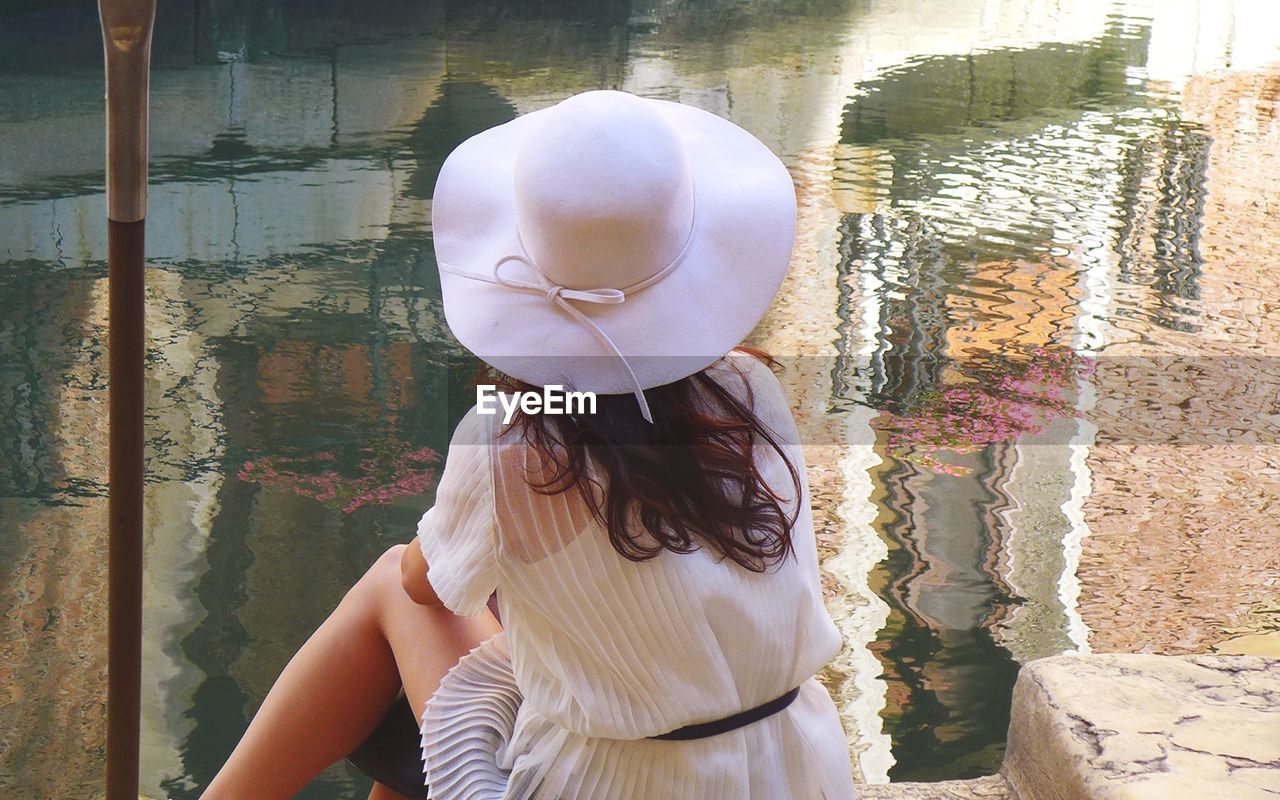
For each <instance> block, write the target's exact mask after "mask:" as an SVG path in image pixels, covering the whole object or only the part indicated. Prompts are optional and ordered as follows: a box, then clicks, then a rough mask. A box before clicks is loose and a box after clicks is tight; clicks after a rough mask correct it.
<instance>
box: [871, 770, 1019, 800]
mask: <svg viewBox="0 0 1280 800" xmlns="http://www.w3.org/2000/svg"><path fill="white" fill-rule="evenodd" d="M858 800H1017V798H1016V797H1015V795H1014V794H1013V792H1012V790H1011V789H1010V788H1009V784H1008V783H1007V782H1006V781H1005V779H1004V777H1003V776H1000V775H992V776H990V777H987V778H977V779H975V780H971V781H939V782H937V783H888V784H882V785H879V786H859V787H858Z"/></svg>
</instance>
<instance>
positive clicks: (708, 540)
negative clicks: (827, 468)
mask: <svg viewBox="0 0 1280 800" xmlns="http://www.w3.org/2000/svg"><path fill="white" fill-rule="evenodd" d="M739 349H740V350H741V349H744V348H739ZM746 352H748V353H749V354H750V355H752V356H754V357H756V358H759V359H760V360H761V361H763V362H764V363H766V364H767V365H768V366H769V367H770V368H771V369H776V368H777V366H778V365H777V362H776V361H774V360H773V359H772V358H771V357H770V356H768V355H767V354H765V353H763V352H760V351H757V350H747V351H746ZM484 380H485V381H486V382H491V383H495V384H497V385H498V387H499V388H500V389H501V390H502V391H507V392H514V391H536V387H534V386H531V385H529V384H525V383H523V382H520V381H516V380H513V379H511V378H509V377H507V376H504V375H501V374H498V373H489V374H488V375H487V376H486V377H485V378H484ZM645 398H646V399H647V400H648V403H649V408H650V411H651V414H652V416H653V423H652V424H650V423H648V422H646V421H645V420H644V419H643V418H642V417H641V416H640V409H639V405H638V404H637V403H636V400H635V397H634V396H632V395H630V394H626V395H603V394H602V395H597V396H596V400H597V404H596V413H595V414H578V415H573V416H571V415H568V414H559V415H553V414H525V413H523V412H520V411H517V412H516V415H515V416H514V417H513V419H512V422H511V425H510V427H508V428H507V430H506V431H505V432H504V434H503V435H504V436H509V435H518V436H523V437H524V439H525V442H526V443H528V444H530V445H532V446H533V447H534V448H535V449H536V451H537V452H538V453H539V454H540V456H541V458H542V459H543V462H544V466H545V467H548V469H546V470H545V471H544V472H543V473H542V474H543V475H545V476H547V477H546V478H545V480H543V479H541V478H539V479H536V480H535V479H533V478H531V477H527V478H526V479H527V480H529V483H530V486H531V487H532V488H533V489H534V490H535V491H537V492H540V493H543V494H558V493H560V492H567V491H571V490H578V491H580V492H581V494H582V497H583V498H584V500H585V501H586V503H587V506H588V507H589V508H590V510H591V513H592V514H593V515H594V516H595V517H596V519H598V520H599V521H600V522H601V523H602V524H603V525H604V526H605V527H606V528H607V530H608V532H609V542H610V543H611V544H612V545H613V547H614V549H615V550H617V551H618V552H619V553H620V554H622V555H623V556H624V557H626V558H628V559H630V560H632V561H644V560H647V559H650V558H653V557H654V556H656V555H658V554H659V553H660V552H662V551H663V550H671V551H673V552H676V553H691V552H693V551H695V550H697V549H698V548H699V547H701V546H707V547H711V548H712V549H713V550H715V551H716V552H717V553H719V554H720V555H722V556H723V557H725V558H729V559H732V560H733V561H735V562H737V563H738V564H740V565H741V566H743V567H745V568H746V569H748V570H751V571H753V572H764V571H765V570H766V569H767V568H768V567H769V566H771V565H773V564H776V563H779V562H781V561H782V560H783V559H784V558H785V557H786V556H787V555H788V554H790V553H792V552H793V550H792V544H791V531H792V528H793V527H794V525H795V522H796V519H797V517H798V515H799V500H800V496H801V495H800V489H801V483H800V475H799V473H798V472H797V470H796V466H795V465H794V464H793V463H792V462H791V460H790V459H789V458H787V455H786V452H785V451H784V450H783V449H782V447H781V445H780V443H779V441H778V439H777V438H776V435H775V434H774V432H772V431H770V430H769V429H768V427H767V426H766V425H765V424H764V423H763V422H762V421H761V420H760V418H759V417H758V416H757V415H756V414H755V412H754V411H753V409H752V401H753V398H752V396H751V393H750V387H749V386H748V394H747V398H746V402H745V403H744V402H741V401H739V399H738V398H737V397H736V396H735V395H734V394H733V393H732V392H731V391H729V390H728V389H727V388H725V387H724V386H723V385H721V384H720V383H719V382H717V381H716V379H714V378H713V377H711V376H710V375H709V374H707V370H703V371H702V372H699V373H696V374H694V375H691V376H689V377H687V378H682V379H680V380H678V381H675V382H674V383H669V384H666V385H664V386H658V387H655V388H652V389H646V390H645ZM761 444H765V445H767V446H769V447H771V448H773V449H774V450H775V451H776V452H777V453H778V455H779V456H780V457H781V458H782V460H783V463H785V464H786V466H787V470H788V472H789V474H790V477H791V483H792V488H793V490H794V494H793V495H792V497H793V498H795V503H796V507H795V508H794V509H793V510H792V512H791V513H790V514H788V513H787V512H786V510H785V509H784V508H783V504H784V502H785V497H784V495H781V494H779V493H778V492H777V491H776V490H775V489H774V488H773V487H770V486H769V485H768V484H767V482H766V481H765V480H764V478H763V477H762V476H761V474H760V471H759V468H758V467H757V464H756V448H757V447H758V446H760V445H761ZM590 465H594V466H595V467H596V470H595V472H596V473H597V474H598V475H600V476H601V477H600V478H596V477H593V476H592V475H591V474H590V470H589V469H588V467H589V466H590ZM636 523H639V528H638V529H637V528H636Z"/></svg>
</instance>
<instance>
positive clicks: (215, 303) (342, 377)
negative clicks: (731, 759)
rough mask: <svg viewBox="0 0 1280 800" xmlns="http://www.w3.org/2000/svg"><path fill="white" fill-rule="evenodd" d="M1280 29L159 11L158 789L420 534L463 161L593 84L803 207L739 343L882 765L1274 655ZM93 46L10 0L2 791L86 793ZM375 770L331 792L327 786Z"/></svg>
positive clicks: (0, 175) (448, 398) (746, 13)
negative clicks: (1182, 670) (1094, 685)
mask: <svg viewBox="0 0 1280 800" xmlns="http://www.w3.org/2000/svg"><path fill="white" fill-rule="evenodd" d="M1274 17H1275V12H1273V11H1272V10H1271V9H1270V6H1269V4H1267V3H1262V2H1246V1H1245V0H1241V1H1240V2H1234V3H1233V2H1223V3H1208V2H1204V3H1197V2H1194V0H1186V1H1185V2H1169V3H1154V2H1152V3H1141V2H1130V3H1123V2H1103V1H1102V0H1078V2H1070V1H1069V0H1062V1H1061V2H1048V1H1047V0H936V1H934V2H929V1H927V0H884V1H883V2H881V1H879V0H809V1H808V2H799V3H792V2H755V3H748V2H728V0H707V1H706V2H695V1H694V0H689V1H688V2H685V1H683V0H669V1H667V2H661V1H658V0H655V2H649V3H644V2H620V1H616V0H609V1H608V2H570V1H569V0H565V1H564V2H542V3H539V2H513V3H497V2H479V3H434V2H408V0H403V1H400V2H398V1H397V0H377V1H376V2H370V3H361V4H354V5H351V4H345V3H337V2H318V3H301V2H263V3H257V2H248V1H247V0H245V1H240V0H227V1H225V2H224V1H222V0H197V1H196V2H174V3H164V4H162V7H161V13H160V17H159V22H158V26H157V33H156V62H157V63H156V67H155V71H154V77H153V103H152V108H153V123H152V125H153V128H152V156H153V164H152V183H151V211H150V217H149V241H148V253H149V267H150V269H149V271H148V275H147V280H148V292H149V306H148V325H149V330H150V334H151V336H152V341H151V350H150V352H149V361H148V367H149V373H148V374H149V381H148V401H147V402H148V413H149V426H150V427H149V439H148V441H149V451H148V452H149V480H150V483H149V488H148V506H147V510H148V544H147V547H148V550H147V557H148V574H147V584H146V605H147V626H146V652H145V659H146V670H147V680H146V686H145V699H144V709H143V772H144V775H143V777H144V791H145V792H146V793H147V794H149V795H150V796H155V797H160V796H169V797H174V798H194V797H196V796H198V794H199V791H200V789H201V787H203V786H204V785H205V783H207V781H208V780H209V779H210V778H211V777H212V775H213V774H214V772H215V771H216V769H217V767H218V766H219V765H220V764H221V762H222V761H223V759H225V757H226V755H227V754H228V753H229V752H230V750H231V748H232V747H233V746H234V744H235V742H236V741H237V739H238V737H239V735H240V734H241V733H242V732H243V730H244V727H245V725H246V724H247V720H248V719H249V717H250V716H251V715H252V713H253V711H254V709H255V708H256V707H257V704H258V703H259V702H260V700H261V698H262V697H263V695H264V694H265V692H266V691H267V689H268V688H269V686H270V684H271V681H272V680H273V679H274V677H275V675H276V674H277V673H278V671H279V670H280V669H281V667H282V666H283V665H284V663H285V662H286V661H287V659H288V657H289V656H290V655H291V653H292V652H293V651H294V649H295V648H296V647H297V646H298V645H299V644H300V643H301V642H302V641H303V639H304V638H305V637H306V635H307V634H308V633H309V632H310V631H311V630H312V629H313V628H314V626H315V625H317V624H318V623H319V621H320V620H321V619H322V618H323V617H324V615H325V614H326V613H327V612H328V611H329V610H330V609H331V608H332V607H333V605H334V604H335V603H336V602H337V600H338V599H339V598H340V597H341V595H342V593H343V592H344V591H345V589H346V587H348V586H349V585H350V584H351V583H352V582H353V581H354V580H355V579H356V578H357V577H358V576H359V575H360V574H361V572H362V571H363V570H364V568H365V567H366V566H367V565H368V564H369V563H370V562H371V561H372V560H373V559H374V558H375V557H376V555H377V554H378V553H379V552H381V551H382V550H383V549H385V548H386V547H387V546H389V545H391V544H393V543H396V542H399V541H403V540H405V539H406V538H407V537H408V535H409V533H410V531H411V529H412V526H413V524H414V522H415V521H416V519H417V517H418V516H419V515H420V514H421V513H422V511H423V510H424V509H425V508H426V507H427V506H428V505H429V504H430V501H431V496H432V491H433V487H434V485H435V481H436V478H437V475H438V471H439V468H440V456H439V454H440V453H442V452H443V451H444V449H445V447H446V445H447V442H448V436H449V432H450V430H451V428H452V424H453V422H454V421H455V420H456V419H457V417H458V416H459V415H460V414H461V413H462V412H463V411H464V410H465V408H466V407H467V406H469V405H470V402H471V399H472V398H471V396H470V394H469V386H470V383H469V381H470V378H471V371H472V368H473V367H474V363H473V362H472V361H471V360H470V358H469V356H467V354H466V353H465V352H464V351H463V350H462V349H461V348H460V346H459V345H457V343H456V342H454V341H453V340H452V339H451V337H450V336H449V334H448V332H447V329H446V328H445V325H444V320H443V317H442V315H441V312H440V302H439V299H440V295H439V283H438V280H437V276H436V265H435V262H434V256H433V253H432V247H431V230H430V225H429V219H430V197H431V191H432V187H433V185H434V181H435V177H436V174H437V172H438V170H439V167H440V164H441V163H442V161H443V159H444V157H445V156H446V155H447V154H448V153H449V151H450V150H451V149H452V148H453V147H454V146H455V145H457V144H458V143H459V142H460V141H462V140H463V139H464V138H466V137H467V136H469V135H470V134H472V133H474V132H476V131H479V130H482V129H484V128H486V127H489V126H492V125H495V124H498V123H501V122H503V121H505V120H508V119H511V118H513V117H515V116H517V115H519V114H521V113H524V112H527V111H530V110H533V109H536V108H539V107H542V106H545V105H547V104H549V103H552V102H554V101H556V100H557V99H559V98H561V97H563V96H565V95H566V94H568V93H571V92H574V91H579V90H583V89H588V88H596V87H614V88H623V89H627V90H629V91H633V92H637V93H640V94H644V95H649V96H654V97H662V98H668V99H677V100H680V101H682V102H685V103H691V104H694V105H698V106H701V107H703V108H706V109H708V110H711V111H714V112H716V113H718V114H722V115H724V116H727V117H729V118H731V119H733V120H734V121H735V122H737V123H738V124H740V125H742V126H744V127H746V128H747V129H749V130H751V131H752V132H753V133H755V134H756V135H757V136H758V137H760V138H761V139H762V140H763V141H764V142H766V143H767V144H768V145H769V146H770V147H772V148H773V149H774V150H775V151H776V152H778V153H779V154H780V155H781V156H782V157H783V160H784V161H785V162H786V163H787V165H788V167H789V168H790V169H791V171H792V173H793V175H794V177H795V181H796V187H797V194H798V197H799V200H800V225H799V230H798V233H797V250H796V259H795V262H794V264H793V269H792V274H791V276H790V278H789V279H788V282H787V284H786V285H785V287H784V291H783V294H782V295H781V296H780V297H779V300H778V302H777V304H776V305H775V308H774V309H773V310H772V311H771V313H770V315H769V316H768V317H767V318H766V320H765V321H764V322H763V323H762V324H761V326H760V328H759V329H758V330H757V332H756V334H755V335H754V336H753V341H754V342H755V343H757V344H760V345H762V346H764V347H766V348H768V349H769V350H771V351H772V352H774V353H775V354H777V355H779V356H780V357H782V360H783V361H784V362H785V363H786V366H787V371H786V373H785V379H786V381H787V382H788V385H789V388H790V389H791V390H792V393H793V400H794V402H795V404H796V407H797V410H798V413H799V414H800V415H801V416H802V418H803V421H804V428H805V430H806V431H807V432H808V433H807V435H808V436H809V437H810V438H809V443H810V444H811V445H812V447H811V448H810V453H809V460H810V468H811V476H812V477H811V480H812V483H813V491H814V496H815V501H816V504H817V506H818V509H817V520H818V523H819V527H820V537H821V544H822V548H823V554H824V567H825V571H824V582H825V587H826V589H827V593H828V601H829V606H830V608H831V610H832V613H833V615H834V616H835V617H836V618H837V621H838V622H839V624H840V626H841V629H842V631H843V632H844V634H845V637H846V641H847V646H846V648H845V651H844V652H843V653H842V654H841V656H840V658H839V659H837V661H836V662H835V663H834V664H833V665H832V666H831V667H830V668H829V669H828V670H827V671H826V673H824V676H823V678H824V680H825V681H826V683H827V685H828V686H829V687H830V688H831V689H832V691H833V693H834V695H835V696H836V698H837V703H838V705H839V706H840V708H841V711H842V714H843V715H844V718H845V723H846V729H847V732H848V734H849V739H850V747H851V749H852V752H853V753H854V756H855V764H856V769H857V771H858V773H859V775H860V777H861V778H862V779H864V780H867V781H872V782H880V781H884V780H887V779H889V778H890V777H892V778H893V779H895V780H907V779H917V780H929V779H939V778H947V777H969V776H975V775H981V774H987V773H990V772H993V771H994V770H995V769H996V768H997V767H998V765H999V763H1000V759H1001V756H1002V753H1003V744H1004V737H1005V731H1006V727H1007V724H1008V717H1009V703H1010V692H1011V689H1012V686H1013V682H1014V680H1015V678H1016V675H1017V671H1018V665H1019V664H1020V663H1023V662H1025V661H1026V660H1028V659H1031V658H1036V657H1040V656H1045V655H1052V654H1055V653H1059V652H1064V651H1074V650H1086V649H1089V648H1095V649H1108V650H1152V651H1159V652H1197V651H1206V650H1209V649H1212V648H1214V647H1220V648H1224V649H1227V650H1230V648H1231V647H1233V646H1244V645H1232V644H1231V642H1237V643H1238V642H1241V641H1245V640H1246V639H1247V641H1248V646H1249V647H1257V646H1259V645H1257V644H1256V642H1257V641H1264V642H1265V641H1267V639H1266V637H1268V636H1272V635H1274V631H1275V630H1276V629H1277V628H1280V615H1278V614H1277V613H1276V609H1277V608H1280V604H1277V600H1280V557H1278V555H1277V550H1278V548H1277V545H1276V544H1275V537H1274V535H1273V534H1272V533H1271V531H1270V530H1269V528H1268V526H1267V525H1266V524H1264V523H1262V522H1259V520H1260V519H1262V518H1263V516H1264V514H1265V512H1266V509H1267V508H1268V507H1269V506H1270V505H1271V504H1272V503H1273V502H1274V501H1275V500H1276V499H1277V498H1278V497H1280V468H1278V467H1277V465H1278V464H1280V457H1277V456H1276V448H1275V446H1274V445H1275V442H1276V441H1277V436H1276V434H1277V428H1276V423H1280V401H1278V400H1277V398H1278V397H1280V379H1278V378H1277V370H1276V369H1275V365H1274V359H1275V357H1276V356H1277V355H1280V352H1277V345H1276V344H1275V343H1276V342H1277V341H1280V324H1277V314H1280V311H1277V308H1276V298H1277V297H1280V287H1278V286H1277V277H1276V276H1274V275H1273V274H1272V272H1273V271H1274V266H1275V264H1276V263H1277V250H1278V249H1280V248H1278V246H1277V242H1278V241H1280V239H1278V238H1277V234H1280V230H1278V228H1277V215H1278V214H1280V185H1278V180H1280V179H1277V177H1276V176H1277V175H1280V110H1278V109H1277V98H1280V67H1277V65H1278V64H1280V49H1278V46H1280V24H1275V20H1274ZM99 59H100V44H99V41H98V33H97V18H96V12H95V10H94V7H93V6H92V4H86V3H82V2H60V3H56V4H54V5H52V6H49V7H45V6H41V7H40V10H36V7H35V6H34V5H32V4H29V3H23V2H16V3H15V2H12V1H11V0H9V1H7V0H0V561H2V562H3V563H4V564H6V565H8V569H5V570H4V571H3V572H0V598H2V599H0V612H3V613H2V616H0V786H6V785H7V786H10V787H11V788H12V789H13V791H15V792H16V794H14V796H15V797H27V796H31V797H34V796H47V797H53V796H57V797H79V796H89V795H91V794H92V793H93V791H94V790H95V787H96V786H97V782H98V780H99V778H98V770H99V769H100V761H99V759H100V758H101V750H100V741H101V739H100V737H101V734H102V721H101V713H102V712H101V702H102V701H101V692H102V689H103V682H102V671H103V669H104V662H105V648H104V646H103V642H102V632H103V630H104V621H105V620H104V607H103V602H104V600H105V596H104V592H105V589H104V583H105V569H104V559H105V529H104V528H105V526H104V518H105V486H104V477H105V472H106V469H105V449H106V430H105V410H106V407H105V402H104V401H105V389H106V378H107V376H106V371H105V351H104V347H105V324H106V287H105V275H106V264H105V257H106V239H105V230H104V226H103V223H102V219H103V216H104V203H103V194H102V191H103V190H102V182H103V175H102V168H101V162H102V155H101V151H102V124H103V123H102V100H101V97H102V86H101V77H100V72H99V70H100V64H99ZM1162 358H1163V359H1166V360H1164V361H1162V360H1160V359H1162ZM1245 359H1253V360H1251V361H1246V360H1245ZM1197 415H1199V416H1197ZM1179 436H1181V437H1182V439H1181V440H1180V441H1177V442H1173V443H1171V441H1170V437H1173V438H1177V437H1179ZM1249 637H1253V638H1249ZM1224 643H1225V644H1224ZM1264 646H1265V645H1264ZM366 788H367V782H366V781H364V779H363V778H361V777H360V776H358V775H357V774H355V773H353V772H351V771H349V770H347V769H346V768H343V767H335V768H333V769H331V770H329V771H328V772H326V773H325V774H324V775H323V776H322V777H321V778H320V779H319V780H317V781H316V782H315V783H314V784H313V785H312V786H311V787H309V788H308V790H307V791H306V793H305V794H304V795H303V796H304V797H306V798H311V799H312V800H319V798H338V797H349V796H352V797H353V796H359V793H360V792H361V791H363V790H365V789H366Z"/></svg>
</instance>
